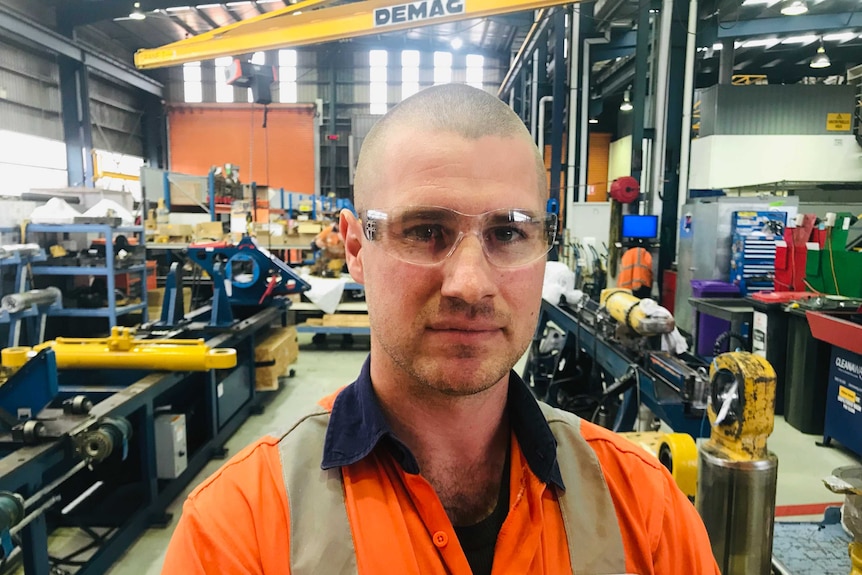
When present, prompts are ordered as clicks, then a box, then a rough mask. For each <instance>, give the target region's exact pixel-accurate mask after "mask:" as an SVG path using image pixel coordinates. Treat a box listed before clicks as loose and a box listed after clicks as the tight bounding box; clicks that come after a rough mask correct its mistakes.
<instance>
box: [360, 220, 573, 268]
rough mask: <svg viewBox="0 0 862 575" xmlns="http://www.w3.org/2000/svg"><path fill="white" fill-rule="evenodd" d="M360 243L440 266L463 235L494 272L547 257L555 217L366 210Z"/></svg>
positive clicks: (400, 257) (404, 258)
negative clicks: (473, 241) (477, 245)
mask: <svg viewBox="0 0 862 575" xmlns="http://www.w3.org/2000/svg"><path fill="white" fill-rule="evenodd" d="M362 225H363V232H364V234H365V237H366V238H367V239H368V240H369V241H372V242H374V243H375V244H377V245H379V246H380V247H381V248H383V249H384V250H386V251H387V252H388V253H389V254H390V255H392V256H393V257H395V258H397V259H399V260H402V261H405V262H408V263H411V264H418V265H434V264H438V263H440V262H442V261H443V260H445V259H446V258H448V257H449V256H451V255H452V254H453V253H455V250H456V249H458V245H459V244H460V243H461V241H462V240H463V239H464V237H465V236H467V235H469V234H474V235H475V236H476V237H477V238H478V239H479V242H480V243H481V244H482V250H483V251H484V253H485V257H486V258H487V259H488V261H489V262H490V263H491V264H492V265H494V266H496V267H500V268H514V267H519V266H523V265H526V264H529V263H531V262H534V261H536V260H537V259H539V258H542V257H544V256H545V254H547V253H548V252H549V251H550V249H551V246H552V245H553V244H554V238H555V237H556V234H557V216H556V215H555V214H551V213H543V212H533V211H530V210H520V209H500V210H491V211H489V212H485V213H483V214H475V215H468V214H462V213H461V212H456V211H455V210H450V209H448V208H441V207H438V206H407V207H402V208H393V209H388V210H376V209H374V210H366V211H365V212H364V213H363V214H362Z"/></svg>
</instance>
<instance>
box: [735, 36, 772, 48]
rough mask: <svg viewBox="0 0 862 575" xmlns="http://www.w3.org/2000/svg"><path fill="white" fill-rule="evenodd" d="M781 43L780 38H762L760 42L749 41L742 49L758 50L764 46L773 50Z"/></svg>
mask: <svg viewBox="0 0 862 575" xmlns="http://www.w3.org/2000/svg"><path fill="white" fill-rule="evenodd" d="M779 42H781V40H779V39H778V38H761V39H758V40H748V41H747V42H744V43H743V44H742V47H743V48H757V47H760V46H763V47H766V48H772V47H773V46H775V45H776V44H778V43H779Z"/></svg>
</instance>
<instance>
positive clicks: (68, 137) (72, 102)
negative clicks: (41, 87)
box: [58, 56, 93, 187]
mask: <svg viewBox="0 0 862 575" xmlns="http://www.w3.org/2000/svg"><path fill="white" fill-rule="evenodd" d="M58 60H59V71H60V102H61V108H62V112H61V115H62V119H63V139H64V140H65V142H66V162H67V169H68V173H69V177H68V181H69V185H70V186H73V187H74V186H88V187H91V186H92V185H93V159H92V155H91V153H92V151H93V133H92V122H91V121H90V97H89V90H88V88H87V68H86V66H84V64H83V63H81V62H77V61H75V60H72V59H70V58H67V57H65V56H60V57H59V58H58Z"/></svg>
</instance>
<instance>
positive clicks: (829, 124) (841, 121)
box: [826, 114, 852, 132]
mask: <svg viewBox="0 0 862 575" xmlns="http://www.w3.org/2000/svg"><path fill="white" fill-rule="evenodd" d="M851 117H852V116H851V115H850V114H826V131H827V132H849V131H850V118H851Z"/></svg>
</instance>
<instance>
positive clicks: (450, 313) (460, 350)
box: [342, 128, 545, 395]
mask: <svg viewBox="0 0 862 575" xmlns="http://www.w3.org/2000/svg"><path fill="white" fill-rule="evenodd" d="M375 178H376V183H377V185H376V186H375V189H373V190H369V191H367V192H366V195H365V196H363V198H362V200H361V201H362V204H363V205H361V206H359V208H360V209H374V210H381V211H384V212H385V211H388V210H393V209H398V208H403V207H407V206H439V207H444V208H450V209H452V210H456V211H458V212H461V213H463V214H469V215H474V214H481V213H484V212H487V211H489V210H495V209H501V208H507V209H515V208H519V209H524V210H530V211H534V212H539V213H543V212H544V211H545V206H544V201H543V200H542V198H541V197H540V195H539V193H538V190H537V185H536V184H537V182H536V168H535V156H534V155H533V151H532V148H531V145H530V143H529V142H527V141H524V140H520V139H516V138H502V137H498V136H487V137H483V138H480V139H478V140H468V139H464V138H462V137H460V136H458V135H455V134H451V133H445V132H423V131H420V130H416V129H411V128H405V129H402V130H400V131H399V132H398V133H396V134H393V135H392V136H391V137H390V138H389V139H388V141H387V143H386V147H385V151H384V153H383V154H382V158H381V163H380V165H379V168H378V171H377V173H376V174H375ZM343 219H348V218H343ZM360 226H361V224H360V223H359V222H357V221H355V220H352V221H350V222H349V223H348V222H344V223H342V234H343V235H345V236H346V239H345V243H346V244H347V252H348V258H347V259H348V265H349V268H350V272H351V274H352V275H353V277H354V278H355V279H356V280H357V281H359V282H361V283H364V284H365V291H366V300H367V302H368V314H369V319H370V321H371V337H372V347H371V354H372V364H371V365H372V370H373V372H375V373H379V374H387V376H388V377H396V378H404V376H405V375H406V376H407V380H408V381H410V382H411V383H415V384H417V386H419V388H420V389H424V391H436V392H442V393H445V394H449V395H470V394H474V393H477V392H479V391H482V390H484V389H488V388H489V387H491V386H493V385H494V384H496V383H498V382H499V381H501V380H502V379H503V378H505V377H506V376H507V374H508V372H509V370H510V369H511V367H512V366H513V365H514V364H515V362H516V361H517V360H518V359H519V358H520V357H521V355H522V354H523V353H524V351H525V350H526V348H527V346H528V345H529V342H530V339H531V337H532V335H533V331H534V329H535V325H536V320H537V314H538V310H539V305H540V302H541V292H542V278H543V275H544V266H545V258H539V259H537V260H535V261H533V262H531V263H528V264H526V265H523V266H521V267H518V268H500V267H495V266H493V265H492V264H491V263H489V262H488V260H487V259H486V256H485V253H484V252H483V250H482V245H481V242H480V240H479V238H478V236H476V235H473V234H468V235H466V236H464V238H463V240H462V241H461V243H460V244H459V245H458V247H457V249H456V250H455V252H454V253H453V254H452V255H451V256H449V257H448V258H447V259H445V260H443V261H442V262H441V263H438V264H435V265H416V264H411V263H406V262H404V261H402V260H399V259H397V258H396V257H393V255H392V254H391V253H390V252H388V251H387V250H386V249H384V248H383V247H382V246H381V245H380V244H379V243H377V242H374V241H369V240H367V239H366V238H364V237H363V236H362V230H361V227H360Z"/></svg>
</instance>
